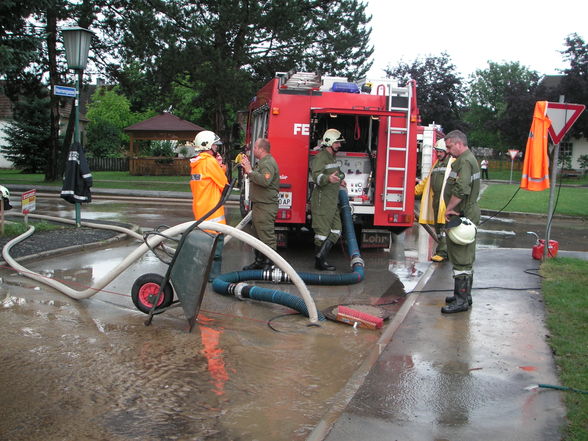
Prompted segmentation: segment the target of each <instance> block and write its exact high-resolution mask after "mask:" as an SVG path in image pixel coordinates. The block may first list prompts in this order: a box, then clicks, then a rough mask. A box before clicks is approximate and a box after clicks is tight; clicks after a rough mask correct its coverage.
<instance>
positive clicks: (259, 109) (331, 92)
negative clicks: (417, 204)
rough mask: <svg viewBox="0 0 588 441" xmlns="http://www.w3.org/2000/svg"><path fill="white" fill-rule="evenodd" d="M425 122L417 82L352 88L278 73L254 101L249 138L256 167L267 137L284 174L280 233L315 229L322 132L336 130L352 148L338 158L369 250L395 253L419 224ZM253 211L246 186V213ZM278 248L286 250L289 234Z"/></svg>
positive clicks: (346, 147)
mask: <svg viewBox="0 0 588 441" xmlns="http://www.w3.org/2000/svg"><path fill="white" fill-rule="evenodd" d="M418 119H419V114H418V108H417V103H416V86H415V82H414V81H410V82H409V83H408V84H406V85H404V86H399V85H398V83H397V82H396V81H394V80H391V79H381V80H373V81H370V80H367V79H366V80H363V81H361V82H359V83H352V82H348V81H347V79H346V78H342V77H332V76H320V75H318V74H315V73H305V72H289V73H277V74H276V76H275V77H274V78H273V79H272V80H271V81H269V82H268V83H267V84H266V85H265V86H264V87H262V88H261V89H260V90H259V91H258V92H257V94H256V96H255V97H254V98H253V100H252V101H251V103H250V105H249V109H248V121H247V133H246V145H247V146H248V147H249V154H250V159H251V162H252V164H254V158H253V157H252V153H251V151H252V148H251V147H252V146H253V143H254V142H255V140H257V139H258V138H260V137H265V138H268V140H269V141H270V145H271V154H272V155H273V156H274V158H275V159H276V161H277V163H278V166H279V169H280V202H279V211H278V215H277V218H276V226H277V230H280V229H281V230H284V228H287V229H290V230H291V229H299V228H301V227H304V226H306V227H309V226H310V224H311V213H310V195H311V193H312V188H313V185H314V184H313V182H312V178H311V177H310V168H311V164H312V160H313V158H314V156H315V155H316V153H317V152H318V151H319V150H320V148H321V147H320V142H321V139H322V136H323V133H324V132H325V131H326V130H327V129H337V130H339V131H340V132H341V133H342V135H343V137H344V138H345V142H343V143H342V146H341V149H340V151H339V152H338V153H337V155H336V159H337V161H338V162H339V163H340V164H341V170H342V171H343V172H344V173H345V181H346V183H347V191H348V194H349V200H350V205H351V208H352V211H353V221H354V224H355V225H356V226H357V228H359V229H360V230H361V232H362V234H361V244H362V247H364V248H365V247H380V246H381V247H388V246H389V238H390V232H391V231H393V232H399V231H401V230H404V229H405V228H407V227H410V226H412V224H413V221H414V191H413V189H414V185H415V178H416V163H417V122H418ZM249 207H250V203H249V194H248V182H247V180H244V183H243V188H242V191H241V208H242V211H244V212H246V211H248V210H249ZM377 232H384V233H385V234H387V236H388V243H386V240H385V239H381V238H380V239H378V238H377V235H374V234H372V233H377ZM374 237H376V239H374ZM380 237H381V236H380ZM384 237H385V235H384ZM279 242H281V243H282V245H283V235H279Z"/></svg>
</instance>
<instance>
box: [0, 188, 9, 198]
mask: <svg viewBox="0 0 588 441" xmlns="http://www.w3.org/2000/svg"><path fill="white" fill-rule="evenodd" d="M0 194H1V195H2V198H4V199H9V198H10V192H9V191H8V189H7V188H6V187H5V186H4V185H0Z"/></svg>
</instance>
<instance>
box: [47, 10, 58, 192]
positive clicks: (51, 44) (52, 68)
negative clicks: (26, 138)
mask: <svg viewBox="0 0 588 441" xmlns="http://www.w3.org/2000/svg"><path fill="white" fill-rule="evenodd" d="M47 55H48V58H49V60H48V61H49V93H50V100H51V104H50V106H51V107H50V115H51V117H50V118H51V128H50V140H49V155H48V161H47V166H46V168H45V181H55V180H57V179H58V168H57V159H58V157H59V97H57V96H56V95H54V94H53V90H54V88H55V84H56V83H57V80H58V78H57V16H56V14H55V11H54V10H53V9H52V8H50V9H48V10H47Z"/></svg>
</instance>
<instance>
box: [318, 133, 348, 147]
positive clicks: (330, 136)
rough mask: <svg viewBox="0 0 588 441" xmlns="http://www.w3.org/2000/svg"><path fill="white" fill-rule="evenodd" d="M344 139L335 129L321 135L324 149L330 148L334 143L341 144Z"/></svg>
mask: <svg viewBox="0 0 588 441" xmlns="http://www.w3.org/2000/svg"><path fill="white" fill-rule="evenodd" d="M343 141H345V139H344V138H343V137H342V136H341V132H340V131H339V130H337V129H329V130H327V131H326V132H325V134H324V135H323V141H322V144H323V145H324V146H326V147H331V146H332V145H333V144H334V143H335V142H343Z"/></svg>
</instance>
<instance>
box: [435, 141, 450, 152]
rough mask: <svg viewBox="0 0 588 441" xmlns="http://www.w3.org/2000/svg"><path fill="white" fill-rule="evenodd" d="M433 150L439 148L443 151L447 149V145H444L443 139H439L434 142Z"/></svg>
mask: <svg viewBox="0 0 588 441" xmlns="http://www.w3.org/2000/svg"><path fill="white" fill-rule="evenodd" d="M435 150H441V151H443V152H446V151H447V146H446V145H445V140H444V139H440V140H439V141H437V144H435Z"/></svg>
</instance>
